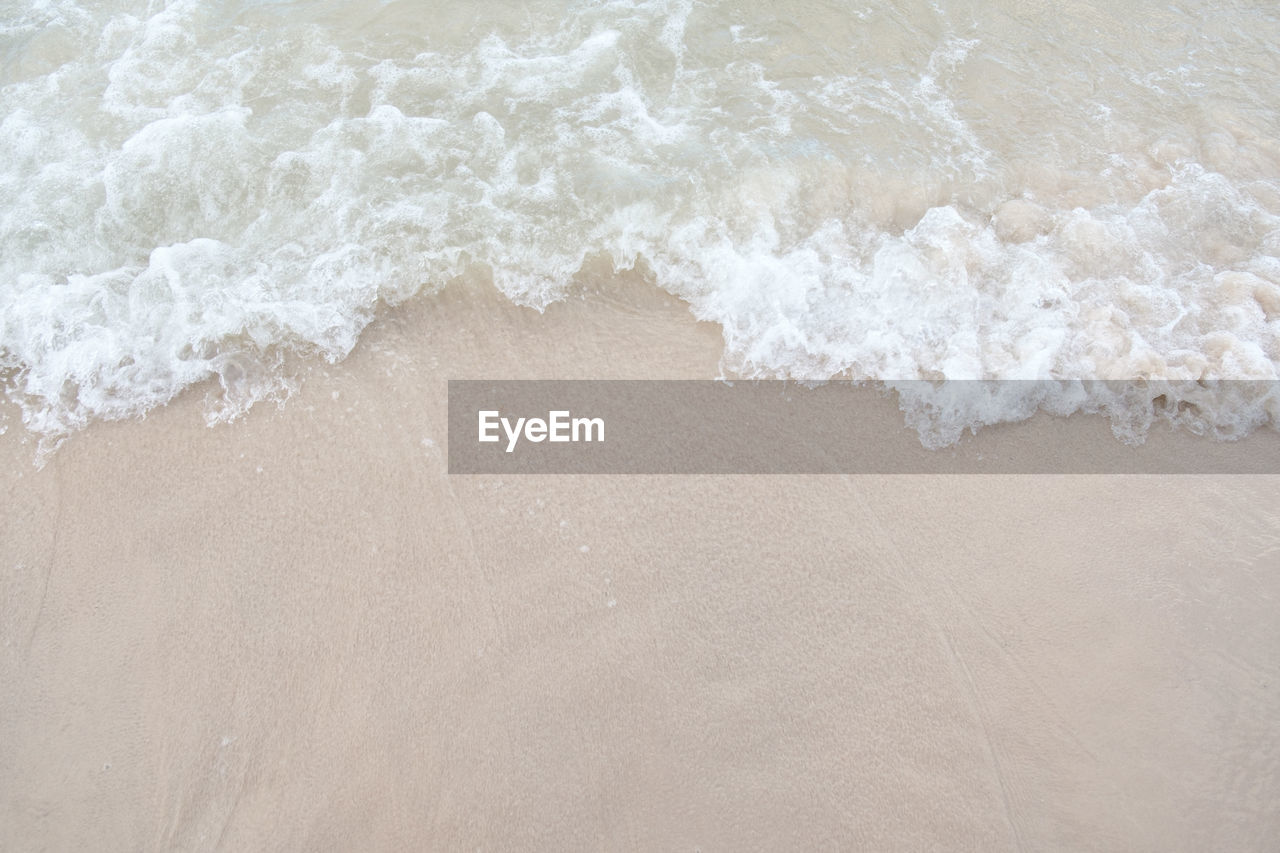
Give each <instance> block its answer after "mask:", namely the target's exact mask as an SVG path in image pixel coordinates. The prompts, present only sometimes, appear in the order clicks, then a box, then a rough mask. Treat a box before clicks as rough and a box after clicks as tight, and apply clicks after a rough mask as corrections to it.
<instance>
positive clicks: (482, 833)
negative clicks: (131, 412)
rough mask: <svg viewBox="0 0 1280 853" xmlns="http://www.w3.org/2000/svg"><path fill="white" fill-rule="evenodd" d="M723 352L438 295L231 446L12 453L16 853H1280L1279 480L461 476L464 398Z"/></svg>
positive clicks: (5, 789) (635, 299)
mask: <svg viewBox="0 0 1280 853" xmlns="http://www.w3.org/2000/svg"><path fill="white" fill-rule="evenodd" d="M600 291H603V292H600ZM721 350H722V341H721V336H720V332H719V329H718V327H716V326H713V325H710V324H699V323H695V322H694V321H693V320H692V318H691V317H690V316H689V314H688V311H687V308H686V307H685V306H684V305H683V304H681V303H679V302H677V301H676V300H674V299H672V298H671V297H668V296H667V295H665V294H663V293H660V292H658V291H657V290H655V289H649V288H645V287H641V286H635V285H629V286H623V285H621V284H618V285H616V286H610V285H607V284H606V285H600V286H599V287H597V288H596V292H593V294H591V295H590V296H584V298H581V299H578V298H574V299H571V300H570V301H569V302H567V303H563V304H557V305H553V306H551V307H550V308H549V309H548V310H547V312H546V313H545V314H542V315H540V314H538V313H537V312H534V311H532V310H529V309H522V308H517V307H515V306H512V305H510V304H509V303H507V302H505V301H504V300H502V299H500V298H498V297H496V296H494V297H493V298H491V299H488V298H477V297H476V295H475V294H466V293H458V292H452V291H445V293H444V294H442V295H440V296H435V297H420V298H417V299H415V300H413V301H412V302H410V303H409V304H407V305H405V306H402V307H401V308H399V309H396V310H395V311H391V312H388V314H387V316H385V317H383V318H382V319H381V320H379V321H378V322H377V323H376V324H375V325H374V326H373V327H372V328H370V329H369V330H368V331H367V332H366V334H365V336H364V337H363V338H362V340H361V343H360V345H359V347H358V348H357V350H356V351H355V352H354V353H353V354H352V356H351V357H350V358H349V359H348V360H346V361H344V362H342V363H340V364H337V365H334V366H328V367H320V368H315V369H313V370H311V371H310V372H309V375H307V376H306V378H305V380H304V381H303V382H302V384H301V387H300V389H299V391H298V392H297V393H296V394H295V395H294V396H293V398H292V399H290V400H289V401H288V403H287V404H286V405H285V406H284V407H283V408H280V409H275V408H273V407H270V406H265V407H264V406H260V407H258V408H257V409H255V410H254V411H252V412H251V413H250V414H249V415H248V416H247V417H245V418H242V419H241V420H239V421H237V422H235V423H232V424H230V425H223V426H219V427H215V428H208V427H206V426H205V425H204V421H203V418H202V415H201V399H200V398H201V395H202V392H201V391H199V390H196V391H192V392H190V393H188V394H187V395H185V396H183V397H181V398H179V399H178V400H175V401H174V402H173V403H171V404H170V405H169V406H166V407H164V408H162V409H159V410H156V411H154V412H153V413H152V414H151V415H150V416H148V418H147V419H146V420H145V421H142V422H128V423H105V424H96V425H94V426H92V427H90V428H89V429H88V430H86V431H84V432H82V433H80V434H78V435H76V436H74V437H73V438H72V439H71V440H70V441H68V442H67V444H66V445H65V446H64V447H63V448H62V449H61V450H59V451H58V452H57V453H56V454H55V455H54V456H53V457H52V459H51V460H50V461H49V463H48V464H47V465H46V466H45V467H44V468H42V469H39V470H37V469H36V468H35V467H34V466H33V465H32V455H33V447H32V445H31V443H30V442H27V441H24V436H23V435H22V433H21V430H20V429H17V428H14V427H13V426H11V427H10V429H9V431H8V433H7V434H6V435H4V436H3V437H0V456H2V457H3V460H4V463H5V464H4V466H3V474H2V475H0V476H2V477H3V486H2V488H3V492H4V496H5V497H4V503H5V507H6V510H5V512H4V513H3V518H2V520H0V583H2V587H0V592H2V595H0V604H2V608H3V609H2V610H0V632H2V636H3V649H2V651H0V683H2V684H4V689H3V690H0V848H3V849H5V850H39V849H83V848H90V849H99V850H138V849H157V850H170V849H185V850H211V849H228V850H241V849H278V850H340V849H368V850H392V849H403V848H406V847H407V848H409V849H414V848H416V849H461V848H472V849H489V850H498V849H538V850H564V849H592V850H617V849H663V850H666V849H671V850H695V849H699V850H757V849H758V850H777V849H879V850H890V849H953V850H984V851H986V850H1014V849H1029V850H1043V849H1094V850H1153V851H1155V850H1160V851H1173V850H1187V851H1192V850H1206V849H1232V850H1262V849H1266V848H1267V847H1268V845H1270V844H1273V843H1274V840H1275V838H1277V837H1280V812H1278V811H1277V810H1276V809H1275V803H1276V802H1277V801H1280V772H1278V769H1277V768H1278V766H1280V765H1278V762H1280V733H1278V730H1277V727H1276V721H1277V720H1280V620H1278V619H1276V613H1277V607H1278V606H1280V501H1278V500H1277V497H1276V496H1277V494H1280V491H1278V490H1277V486H1280V482H1278V479H1277V478H1275V477H1207V476H1206V477H1120V476H1057V477H1036V476H1008V477H990V476H969V477H958V476H952V477H948V476H881V477H869V476H867V477H853V476H851V477H840V476H828V477H734V476H725V477H662V476H654V477H508V478H501V477H493V476H476V477H459V476H454V477H450V476H448V475H447V474H446V473H445V471H446V459H445V457H444V448H445V446H446V442H445V438H446V436H445V433H444V428H445V427H444V425H445V422H446V411H445V390H446V385H445V382H446V380H447V379H449V378H488V377H497V378H708V377H713V376H715V375H717V373H718V370H717V365H718V360H719V357H720V353H721ZM891 414H892V413H890V415H891ZM12 420H13V418H12V416H11V417H10V422H11V423H12ZM1066 423H1067V424H1068V426H1067V427H1066V428H1064V427H1062V425H1061V423H1059V424H1057V425H1055V426H1053V427H1052V428H1055V429H1062V430H1063V431H1064V442H1065V444H1064V450H1063V452H1071V442H1076V443H1077V444H1081V443H1086V442H1092V441H1100V440H1111V439H1110V437H1109V434H1108V431H1107V429H1106V427H1105V425H1104V424H1102V423H1101V422H1100V421H1090V420H1075V419H1073V420H1072V421H1068V422H1066ZM1019 428H1020V429H1040V428H1049V427H1046V426H1045V425H1044V424H1041V425H1040V426H1037V425H1034V424H1033V425H1031V426H1023V427H1016V428H1013V429H1019Z"/></svg>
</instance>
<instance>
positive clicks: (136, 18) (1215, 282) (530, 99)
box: [0, 0, 1280, 433]
mask: <svg viewBox="0 0 1280 853" xmlns="http://www.w3.org/2000/svg"><path fill="white" fill-rule="evenodd" d="M763 5H764V4H755V3H752V4H746V3H737V4H734V3H693V2H683V3H681V2H657V0H655V2H639V0H617V2H599V3H564V2H541V3H524V4H518V5H517V4H512V3H493V2H489V3H470V4H435V3H411V2H395V3H388V4H383V5H381V6H374V5H372V4H368V3H337V2H331V3H231V2H225V3H195V2H175V3H171V4H168V5H167V6H163V5H162V4H158V3H152V4H147V3H132V2H108V3H92V4H90V3H83V4H76V3H73V2H51V3H44V4H36V5H31V4H12V3H10V4H6V5H5V6H4V7H3V11H2V12H0V22H3V23H2V28H0V32H2V33H3V35H2V36H0V38H2V44H3V47H2V48H0V56H2V57H3V78H2V80H3V89H2V90H0V97H2V99H3V114H4V119H3V123H2V124H0V140H2V142H0V145H2V147H3V150H5V151H6V152H8V156H7V157H5V158H3V159H4V162H3V163H0V247H2V248H3V252H2V259H0V263H2V264H3V273H2V274H0V348H2V349H0V353H2V354H0V359H3V361H2V363H3V365H5V366H7V367H9V368H10V369H12V370H15V371H16V373H15V374H14V375H15V376H16V380H15V381H16V382H17V386H18V387H17V390H16V391H15V392H14V395H15V397H17V398H18V399H20V401H21V402H22V403H23V406H24V411H25V413H26V417H27V421H28V426H30V427H31V428H33V429H35V430H37V431H42V432H51V433H56V432H60V431H64V430H67V429H71V428H76V427H78V426H81V425H83V424H84V423H85V422H87V421H88V420H90V419H92V418H95V417H108V418H110V417H124V416H128V415H131V414H136V413H138V412H141V411H144V410H145V409H146V408H148V407H150V406H154V405H157V404H160V403H163V402H165V401H166V400H168V399H169V398H170V397H172V396H173V395H174V394H175V393H176V392H177V391H178V390H180V389H181V388H183V387H185V386H187V385H189V384H191V383H194V382H197V381H201V380H203V379H205V378H208V377H210V376H220V377H221V378H222V380H223V384H224V385H225V386H227V390H228V393H227V395H226V399H225V400H224V402H223V404H222V405H223V406H224V408H223V409H221V410H219V411H218V412H214V413H212V414H213V415H214V416H217V415H219V414H220V413H221V414H227V413H233V412H235V411H239V410H241V409H243V407H244V406H245V405H248V404H250V403H251V402H252V401H253V400H254V399H257V398H259V397H261V396H263V395H265V394H268V393H271V391H272V389H275V388H278V387H279V383H280V381H281V377H280V374H279V370H280V368H279V367H278V366H277V365H278V361H279V356H280V354H281V353H282V352H284V351H286V350H300V351H303V352H308V353H315V354H317V355H323V356H326V357H328V358H332V359H336V358H341V357H343V356H344V355H345V354H346V353H347V352H348V351H349V350H350V349H351V347H352V346H353V345H354V343H355V340H356V338H357V336H358V335H359V333H360V331H361V330H362V329H363V328H364V326H365V325H366V324H367V323H368V322H369V320H370V318H371V316H372V312H373V309H374V307H375V306H376V304H377V303H378V302H379V300H385V301H390V302H395V301H399V300H402V299H404V298H407V297H409V296H411V295H412V294H414V293H416V292H418V291H419V290H421V289H422V288H428V289H430V288H436V287H440V286H443V285H444V284H445V283H446V282H447V281H448V280H449V279H450V278H452V277H454V276H456V275H458V274H459V273H461V272H463V271H464V270H467V269H468V268H471V269H476V268H480V269H488V270H491V273H492V278H493V281H494V283H495V284H496V286H497V287H499V288H500V289H501V290H502V291H503V292H504V293H505V294H507V296H509V297H510V298H511V299H513V300H515V301H517V302H521V303H527V304H531V305H535V306H544V305H546V304H548V303H549V302H551V301H553V300H555V299H557V298H558V297H559V296H560V295H561V294H562V293H563V292H564V289H565V287H566V285H567V283H568V281H569V279H570V278H571V276H572V275H573V274H574V273H575V272H576V271H577V270H578V269H579V268H580V267H581V266H582V264H583V262H584V260H585V259H586V258H587V257H589V256H593V255H598V254H605V255H608V256H611V257H612V259H613V262H614V264H615V265H616V266H618V267H619V268H623V267H631V266H633V265H636V264H642V265H643V266H644V267H645V268H646V269H648V270H649V271H651V272H652V274H653V276H654V277H655V279H656V281H657V283H658V284H659V285H660V286H661V287H663V288H665V289H667V290H668V291H670V292H672V293H674V294H676V295H678V296H680V297H682V298H683V299H685V300H687V301H688V302H689V303H690V305H691V306H692V309H693V311H694V312H695V313H696V314H697V315H698V316H699V317H701V318H704V319H710V320H714V321H716V322H718V323H720V324H722V326H723V327H724V333H725V342H726V361H725V363H726V367H727V368H728V369H730V370H734V371H737V372H740V373H744V374H747V375H769V376H779V375H790V376H806V377H815V376H817V377H823V376H831V375H835V374H837V373H841V374H844V375H852V376H862V377H872V378H881V379H897V378H918V377H925V378H930V377H941V376H948V377H957V378H959V377H965V378H972V377H987V378H1046V377H1065V378H1109V379H1132V378H1139V377H1153V378H1170V379H1200V378H1255V379H1257V378H1261V379H1274V378H1277V375H1276V367H1277V364H1280V338H1278V337H1277V333H1278V331H1280V326H1278V325H1277V323H1280V142H1277V140H1280V114H1278V111H1277V107H1278V106H1280V103H1278V99H1280V96H1277V94H1276V93H1277V92H1280V61H1278V60H1277V53H1276V51H1275V49H1274V45H1276V44H1280V12H1278V11H1277V9H1276V7H1275V6H1274V5H1273V4H1269V3H1225V4H1224V3H1207V2H1197V3H1182V4H1171V3H1114V2H1109V3H1101V2H1098V3H1081V2H1067V3H1062V2H1057V3H1035V2H1027V3H1018V2H1001V3H987V2H984V3H977V2H964V3H961V2H953V3H938V4H928V3H922V2H899V3H894V4H862V3H835V2H832V3H818V2H807V3H779V4H773V5H772V6H770V7H769V8H768V9H765V8H762V7H763ZM1230 405H1231V407H1235V408H1231V407H1228V408H1225V409H1224V410H1223V411H1220V412H1214V413H1210V420H1211V421H1215V422H1220V423H1223V424H1230V423H1238V422H1240V421H1241V420H1242V419H1243V420H1244V421H1247V422H1248V423H1250V424H1253V423H1258V422H1265V421H1266V420H1268V419H1270V418H1271V417H1272V415H1271V412H1272V411H1273V410H1274V407H1275V405H1276V403H1275V402H1274V401H1272V402H1267V401H1260V400H1253V401H1251V402H1249V404H1248V405H1247V406H1245V405H1244V404H1242V403H1241V402H1240V401H1239V400H1237V401H1235V402H1234V403H1231V404H1230ZM1241 406H1243V408H1240V407H1241Z"/></svg>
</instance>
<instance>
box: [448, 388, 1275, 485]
mask: <svg viewBox="0 0 1280 853" xmlns="http://www.w3.org/2000/svg"><path fill="white" fill-rule="evenodd" d="M1033 415H1034V418H1032V416H1033ZM1066 415H1071V416H1070V417H1066ZM1028 418H1032V420H1033V423H1031V424H1029V423H1025V422H1018V421H1026V420H1027V419H1028ZM503 419H505V425H504V423H503ZM521 419H524V420H523V421H522V420H521ZM1278 420H1280V383H1277V382H1269V381H1265V382H1264V381H1217V382H1204V381H1201V382H1160V383H1157V382H1146V381H1142V382H1092V381H1074V382H1071V381H1046V382H1040V381H1017V380H1002V381H967V380H951V381H939V382H925V381H919V382H892V383H856V382H844V381H835V382H827V383H824V384H821V385H816V386H808V385H803V384H797V383H795V382H783V381H743V380H734V381H718V380H714V381H713V380H706V381H702V380H698V381H666V380H642V381H616V380H585V381H583V380H579V381H570V380H547V381H529V380H450V382H449V473H451V474H938V473H949V474H1280V431H1277V428H1276V424H1277V422H1278ZM979 427H980V428H979ZM975 428H977V429H976V432H975ZM482 435H483V437H484V438H485V439H487V440H483V441H482V440H481V438H482Z"/></svg>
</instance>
